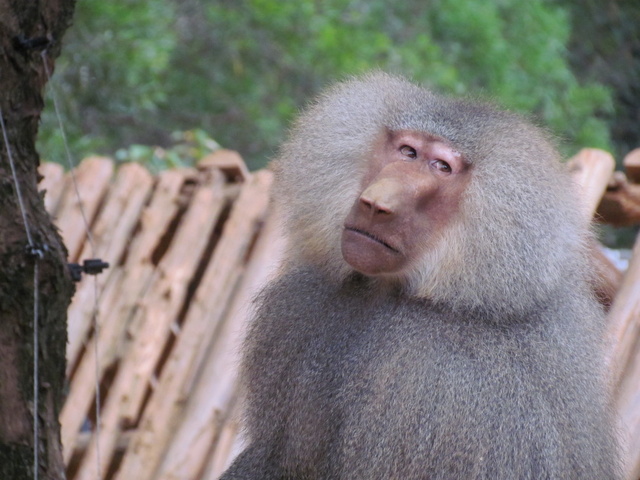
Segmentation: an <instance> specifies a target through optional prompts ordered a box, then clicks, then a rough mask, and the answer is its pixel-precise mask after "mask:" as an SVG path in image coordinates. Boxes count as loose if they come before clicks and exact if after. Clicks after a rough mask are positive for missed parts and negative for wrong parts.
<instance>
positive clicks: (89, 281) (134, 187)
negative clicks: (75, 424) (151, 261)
mask: <svg viewBox="0 0 640 480" xmlns="http://www.w3.org/2000/svg"><path fill="white" fill-rule="evenodd" d="M152 187H153V178H152V176H151V174H150V173H149V172H148V171H147V170H146V169H145V168H144V167H142V166H140V165H139V164H137V163H129V164H125V165H122V166H121V167H120V168H119V169H118V172H117V174H116V178H115V181H114V182H113V185H112V186H111V188H110V189H109V193H108V194H107V195H106V198H105V200H104V204H103V206H102V208H101V209H100V212H99V214H98V217H97V218H96V221H95V223H94V225H93V227H92V228H91V234H92V236H93V246H92V245H90V244H89V243H85V245H84V248H83V249H82V253H81V254H80V257H79V259H80V261H84V260H86V259H88V258H100V259H102V260H103V261H105V262H108V263H109V265H110V266H111V268H107V269H106V270H104V271H103V272H102V273H101V274H99V275H96V276H89V275H83V278H82V280H81V281H80V283H79V284H78V286H77V288H76V293H75V295H74V296H73V300H72V301H71V305H70V306H69V311H68V317H67V318H68V320H67V322H68V326H67V332H68V334H67V335H68V340H67V342H68V343H67V374H68V373H69V371H70V369H71V368H72V367H73V366H74V365H75V364H76V362H77V359H78V354H79V352H80V349H81V348H82V345H83V344H84V343H85V342H86V339H87V338H86V337H87V333H88V332H89V330H90V329H91V327H92V319H93V310H94V306H95V303H96V302H97V301H98V299H96V298H95V296H96V293H97V292H100V291H101V290H102V289H103V288H104V286H105V284H106V283H107V282H108V281H109V280H110V277H111V272H113V271H114V268H113V267H114V266H115V265H116V264H117V262H118V261H119V260H120V258H121V257H122V256H123V254H124V252H125V249H126V247H127V244H128V243H129V241H130V238H131V236H132V234H133V229H134V228H135V226H136V225H137V224H138V221H139V218H140V214H141V212H142V208H143V207H144V205H145V203H146V201H147V199H148V197H149V195H150V193H151V188H152Z"/></svg>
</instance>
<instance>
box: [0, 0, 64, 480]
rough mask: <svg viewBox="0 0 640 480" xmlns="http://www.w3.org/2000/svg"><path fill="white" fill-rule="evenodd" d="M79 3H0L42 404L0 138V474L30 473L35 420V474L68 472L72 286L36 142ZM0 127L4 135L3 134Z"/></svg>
mask: <svg viewBox="0 0 640 480" xmlns="http://www.w3.org/2000/svg"><path fill="white" fill-rule="evenodd" d="M74 5H75V0H48V1H46V2H23V1H20V0H0V108H1V109H2V117H3V120H4V124H5V127H6V134H7V137H8V141H9V145H10V149H11V151H12V154H13V155H12V156H13V160H14V164H15V168H16V175H17V180H18V182H19V185H20V189H21V191H22V198H23V199H24V207H25V211H26V217H27V223H28V225H29V230H30V233H31V237H32V239H33V244H34V245H35V246H36V247H37V248H39V249H40V250H41V251H42V253H43V255H42V259H41V260H38V262H39V263H38V270H39V278H38V287H39V293H40V302H39V311H40V315H39V319H38V325H39V330H40V331H39V342H38V351H39V380H38V385H39V390H38V391H39V402H38V403H39V404H38V416H37V419H34V415H33V412H34V409H33V397H34V395H33V385H34V378H33V359H34V353H33V352H34V345H33V319H34V262H35V261H36V260H35V258H34V256H33V255H32V254H31V253H30V252H29V248H28V246H29V241H28V236H27V232H26V229H25V225H24V222H23V220H22V213H21V209H20V205H19V203H18V197H17V194H16V186H15V183H14V179H13V176H12V174H11V168H10V163H9V157H8V149H7V145H6V144H5V141H4V139H3V138H2V136H1V135H0V478H2V479H12V480H23V479H24V480H27V479H29V480H31V479H33V478H34V472H33V461H34V439H33V425H34V424H33V422H34V421H38V422H39V423H38V425H39V433H40V434H39V438H38V445H37V446H36V448H38V452H39V478H41V479H46V480H54V479H55V480H60V479H64V478H65V474H64V465H63V462H62V454H61V453H62V447H61V444H60V427H59V423H58V412H59V411H60V407H61V404H62V400H63V387H64V371H65V348H66V311H67V307H68V305H69V302H70V300H71V296H72V294H73V284H72V282H71V280H70V278H69V275H68V272H67V267H66V263H67V260H66V254H67V252H66V249H65V247H64V245H63V243H62V240H61V238H60V235H59V234H58V232H57V230H56V228H55V226H54V225H53V223H52V221H51V218H50V217H49V215H48V214H47V213H46V211H45V208H44V204H43V201H42V197H41V195H40V194H39V193H38V189H37V184H38V172H37V168H38V164H39V156H38V153H37V152H36V148H35V140H36V135H37V132H38V122H39V119H40V113H41V111H42V107H43V100H42V95H43V89H44V86H45V84H46V81H47V75H46V71H45V67H44V63H43V57H42V56H41V53H42V51H43V50H44V49H46V52H47V53H46V56H45V60H46V61H47V62H49V63H48V65H49V67H48V68H49V70H50V71H53V61H54V59H55V58H56V57H57V56H58V54H59V53H60V48H61V38H62V35H63V33H64V32H65V30H66V29H67V28H68V26H69V25H70V23H71V18H72V15H73V9H74ZM0 133H1V132H0Z"/></svg>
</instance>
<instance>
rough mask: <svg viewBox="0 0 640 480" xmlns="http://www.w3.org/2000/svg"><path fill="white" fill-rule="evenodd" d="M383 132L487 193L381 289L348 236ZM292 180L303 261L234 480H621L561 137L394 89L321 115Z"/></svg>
mask: <svg viewBox="0 0 640 480" xmlns="http://www.w3.org/2000/svg"><path fill="white" fill-rule="evenodd" d="M383 128H388V129H413V130H422V131H427V132H429V133H432V134H435V135H439V136H442V137H444V138H446V139H447V140H449V141H450V142H451V143H452V144H454V145H455V146H456V148H457V149H458V150H459V151H460V152H461V153H462V154H463V155H464V156H465V158H466V159H468V160H470V161H471V163H472V166H471V180H470V183H469V187H468V189H467V192H466V194H465V198H464V199H463V205H462V208H461V212H462V217H461V218H460V219H458V220H457V221H456V222H454V224H453V225H452V226H451V227H449V228H448V229H447V231H446V232H444V234H443V236H442V240H441V242H440V244H439V245H438V247H437V248H436V249H434V251H433V252H429V254H428V255H426V258H424V259H422V260H421V261H420V262H418V263H416V264H415V265H412V266H411V268H410V269H409V270H408V271H404V270H403V272H402V273H400V274H398V275H396V276H392V277H384V278H367V277H364V276H362V275H361V274H358V273H356V272H354V271H353V270H352V269H351V268H350V267H349V265H348V264H346V262H345V261H344V260H343V259H342V256H341V254H340V235H341V232H342V228H343V222H344V219H345V217H346V216H347V213H348V212H349V210H350V208H351V206H352V205H353V203H354V202H355V201H356V199H357V198H358V196H359V194H360V192H361V188H362V187H361V185H360V179H361V178H362V175H363V174H364V171H365V169H366V164H367V158H368V156H369V155H370V153H371V146H372V144H373V141H372V140H373V139H374V138H375V137H376V135H377V134H378V133H379V132H380V131H381V129H383ZM274 169H275V172H276V199H275V202H276V207H277V208H278V209H279V210H280V211H281V213H282V215H283V218H284V222H285V228H286V231H287V235H288V237H289V254H288V256H287V257H288V261H287V262H286V264H285V265H284V267H283V269H282V271H281V274H280V276H279V278H278V279H276V280H275V281H274V282H272V284H271V285H269V286H268V287H267V288H266V289H265V290H264V291H263V292H262V294H261V295H260V297H259V298H258V299H257V307H256V310H257V311H256V315H255V320H254V322H253V323H252V325H251V328H250V331H249V334H248V337H247V340H246V345H245V350H244V360H243V385H244V386H245V388H246V392H247V413H246V428H247V435H248V441H249V446H248V448H247V450H246V451H245V452H243V453H242V454H241V455H240V457H239V458H238V459H237V460H236V461H235V462H234V464H233V465H232V467H231V468H230V470H229V471H228V472H227V473H226V474H225V475H223V477H222V478H223V479H225V480H229V479H290V480H294V479H295V480H303V479H308V480H312V479H335V480H347V479H356V480H357V479H362V480H376V479H381V480H382V479H406V480H411V479H430V480H435V479H462V478H464V479H492V480H494V479H495V480H501V479H504V480H507V479H508V480H512V479H594V480H605V479H614V478H621V474H620V471H619V460H618V455H619V454H618V447H617V441H616V432H615V429H614V423H615V421H614V417H613V414H612V408H611V395H610V391H609V387H608V383H607V380H606V372H605V368H604V362H603V355H604V342H603V335H604V333H603V329H604V320H603V314H602V311H601V309H600V308H599V306H598V304H597V303H596V302H595V300H594V298H593V295H592V293H591V290H590V288H589V285H588V280H589V278H588V277H589V273H588V267H589V265H588V262H587V260H586V254H585V249H584V247H583V245H584V243H585V240H586V239H587V238H588V237H589V229H588V225H586V224H585V221H584V218H583V217H582V216H581V213H580V209H579V207H578V204H577V203H576V199H575V198H576V195H575V194H574V192H573V187H572V185H571V183H570V180H569V177H568V176H567V174H566V172H565V171H564V169H563V168H562V166H561V165H560V163H559V161H558V155H557V153H556V151H555V149H554V147H553V145H552V144H551V143H550V142H549V141H547V140H546V136H545V135H544V134H543V132H541V131H540V130H539V129H537V128H535V127H533V126H531V125H530V124H529V123H527V122H526V121H524V120H522V119H521V118H520V117H518V116H516V115H513V114H510V113H506V112H501V111H497V110H495V109H493V108H492V107H489V106H487V105H482V104H475V103H468V102H461V101H458V100H450V99H446V98H443V97H439V96H436V95H434V94H432V93H430V92H428V91H426V90H423V89H421V88H419V87H417V86H415V85H413V84H411V83H409V82H407V81H405V80H403V79H400V78H396V77H391V76H388V75H385V74H381V73H376V74H371V75H369V76H365V77H362V78H357V79H353V80H351V81H348V82H345V83H342V84H339V85H337V86H335V87H334V88H332V89H330V90H329V91H328V92H327V93H326V94H325V95H323V96H322V97H320V99H319V100H318V101H317V103H315V104H314V105H312V106H311V107H310V108H309V109H308V110H307V112H306V113H304V114H303V115H302V116H301V118H300V120H299V121H298V122H297V124H296V126H295V127H294V129H293V132H292V135H291V139H290V141H289V142H288V143H286V144H285V145H284V146H283V149H282V152H281V155H280V157H279V158H278V159H277V160H276V161H275V162H274ZM416 241H420V239H416Z"/></svg>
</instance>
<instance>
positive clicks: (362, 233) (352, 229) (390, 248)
mask: <svg viewBox="0 0 640 480" xmlns="http://www.w3.org/2000/svg"><path fill="white" fill-rule="evenodd" d="M344 229H345V230H348V231H350V232H355V233H358V234H360V235H363V236H365V237H367V238H370V239H371V240H373V241H374V242H377V243H379V244H380V245H383V246H385V247H387V248H388V249H389V250H391V251H392V252H393V253H400V251H399V250H398V249H397V248H395V247H392V246H391V245H389V244H388V243H387V242H385V241H384V240H382V239H381V238H380V237H377V236H376V235H374V234H372V233H369V232H367V231H365V230H361V229H359V228H355V227H344Z"/></svg>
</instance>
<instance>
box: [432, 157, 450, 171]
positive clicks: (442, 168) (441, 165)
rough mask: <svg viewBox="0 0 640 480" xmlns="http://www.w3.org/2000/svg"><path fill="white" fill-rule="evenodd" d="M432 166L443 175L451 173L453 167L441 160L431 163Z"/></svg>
mask: <svg viewBox="0 0 640 480" xmlns="http://www.w3.org/2000/svg"><path fill="white" fill-rule="evenodd" d="M431 165H433V166H434V167H435V168H437V169H438V170H440V171H441V172H443V173H451V165H449V164H448V163H447V162H445V161H444V160H440V159H437V160H433V161H432V162H431Z"/></svg>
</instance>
